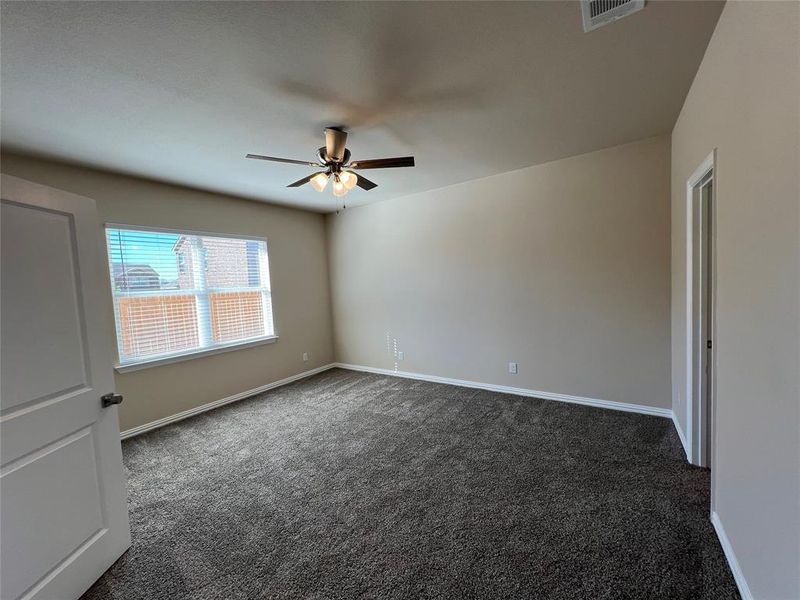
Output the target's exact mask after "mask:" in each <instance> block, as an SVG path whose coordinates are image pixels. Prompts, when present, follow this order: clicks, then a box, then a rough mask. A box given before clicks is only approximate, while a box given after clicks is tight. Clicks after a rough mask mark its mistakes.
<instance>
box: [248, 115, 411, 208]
mask: <svg viewBox="0 0 800 600" xmlns="http://www.w3.org/2000/svg"><path fill="white" fill-rule="evenodd" d="M346 143H347V132H345V131H343V130H342V129H340V128H338V127H326V128H325V145H324V146H323V147H322V148H320V149H319V150H317V158H318V160H317V162H310V161H306V160H294V159H292V158H277V157H275V156H262V155H261V154H248V155H247V157H246V158H255V159H258V160H271V161H274V162H281V163H289V164H292V165H303V166H306V167H317V168H322V169H323V170H321V171H317V172H316V173H312V174H311V175H308V176H306V177H303V178H302V179H298V180H297V181H295V182H294V183H290V184H289V185H287V186H286V187H300V186H301V185H305V184H306V183H310V184H311V187H313V188H314V189H315V190H317V191H318V192H321V191H322V190H324V189H325V186H327V185H328V181H329V180H331V179H333V186H332V187H333V195H334V196H336V197H341V196H344V195H346V194H347V192H349V191H350V190H352V189H353V188H354V187H355V186H358V187H360V188H361V189H362V190H366V191H369V190H371V189H373V188H376V187H378V184H377V183H373V182H372V181H370V180H369V179H367V178H366V177H364V176H363V175H356V174H355V173H354V172H353V171H354V170H361V169H389V168H393V167H413V166H414V157H413V156H403V157H399V158H372V159H369V160H354V161H353V162H350V150H348V149H347V148H345V144H346Z"/></svg>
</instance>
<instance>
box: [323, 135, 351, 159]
mask: <svg viewBox="0 0 800 600" xmlns="http://www.w3.org/2000/svg"><path fill="white" fill-rule="evenodd" d="M345 144H347V132H345V131H342V130H341V129H336V128H335V127H327V128H326V129H325V152H326V153H327V155H328V158H329V159H330V160H335V161H336V162H342V160H343V159H344V147H345Z"/></svg>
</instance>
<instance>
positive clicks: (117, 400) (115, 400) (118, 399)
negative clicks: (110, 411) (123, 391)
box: [100, 394, 122, 408]
mask: <svg viewBox="0 0 800 600" xmlns="http://www.w3.org/2000/svg"><path fill="white" fill-rule="evenodd" d="M100 400H102V401H103V408H108V407H109V406H111V405H112V404H122V395H120V394H106V395H105V396H101V397H100Z"/></svg>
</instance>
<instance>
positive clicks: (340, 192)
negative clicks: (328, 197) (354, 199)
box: [333, 175, 348, 198]
mask: <svg viewBox="0 0 800 600" xmlns="http://www.w3.org/2000/svg"><path fill="white" fill-rule="evenodd" d="M347 191H348V190H347V188H346V187H345V185H344V183H342V180H341V179H340V178H339V176H338V175H337V176H336V177H335V178H334V180H333V195H334V196H336V197H337V198H339V197H341V196H344V195H345V194H347Z"/></svg>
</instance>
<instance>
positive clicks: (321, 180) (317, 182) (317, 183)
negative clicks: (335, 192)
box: [311, 173, 328, 192]
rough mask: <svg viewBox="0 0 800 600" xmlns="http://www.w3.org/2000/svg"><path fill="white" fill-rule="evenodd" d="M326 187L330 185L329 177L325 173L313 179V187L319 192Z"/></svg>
mask: <svg viewBox="0 0 800 600" xmlns="http://www.w3.org/2000/svg"><path fill="white" fill-rule="evenodd" d="M326 185H328V176H327V175H326V174H325V173H317V174H316V175H314V176H313V177H312V178H311V187H313V188H314V189H315V190H317V191H318V192H321V191H322V190H324V189H325V186H326Z"/></svg>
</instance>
